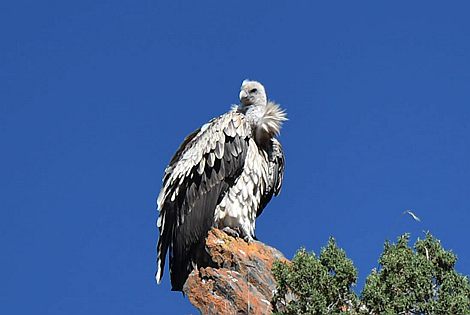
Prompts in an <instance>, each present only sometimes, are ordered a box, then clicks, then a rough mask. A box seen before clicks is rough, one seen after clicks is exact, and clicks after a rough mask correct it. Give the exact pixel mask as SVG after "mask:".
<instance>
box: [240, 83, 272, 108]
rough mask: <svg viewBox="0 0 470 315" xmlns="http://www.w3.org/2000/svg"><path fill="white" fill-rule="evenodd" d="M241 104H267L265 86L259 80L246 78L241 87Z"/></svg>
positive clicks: (246, 105) (247, 105) (244, 105)
mask: <svg viewBox="0 0 470 315" xmlns="http://www.w3.org/2000/svg"><path fill="white" fill-rule="evenodd" d="M240 104H241V106H242V107H245V108H247V107H249V106H266V104H267V97H266V91H265V90H264V86H263V85H262V84H261V83H259V82H257V81H250V80H244V81H243V82H242V86H241V88H240Z"/></svg>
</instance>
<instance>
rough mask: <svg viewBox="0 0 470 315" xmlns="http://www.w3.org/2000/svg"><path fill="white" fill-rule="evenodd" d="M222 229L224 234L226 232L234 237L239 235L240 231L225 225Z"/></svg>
mask: <svg viewBox="0 0 470 315" xmlns="http://www.w3.org/2000/svg"><path fill="white" fill-rule="evenodd" d="M222 231H224V232H225V233H226V234H228V235H230V236H232V237H235V238H237V237H240V233H239V231H238V229H236V228H234V229H232V228H231V227H229V226H226V227H224V228H223V229H222Z"/></svg>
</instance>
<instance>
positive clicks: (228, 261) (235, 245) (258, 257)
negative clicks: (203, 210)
mask: <svg viewBox="0 0 470 315" xmlns="http://www.w3.org/2000/svg"><path fill="white" fill-rule="evenodd" d="M206 250H207V252H208V254H209V256H210V257H211V259H212V261H213V264H211V266H206V267H200V268H198V269H195V270H193V271H192V272H191V274H190V275H189V277H188V280H187V281H186V283H185V285H184V288H183V291H184V293H185V294H186V295H187V296H188V298H189V300H190V301H191V303H192V304H193V305H194V306H195V307H197V308H198V309H199V310H200V311H201V313H202V314H271V299H272V297H273V292H274V290H275V288H276V282H275V280H274V277H273V275H272V273H271V268H272V265H273V262H274V261H276V260H282V261H287V260H286V259H285V258H284V256H283V255H282V253H281V252H279V251H278V250H276V249H275V248H272V247H269V246H267V245H265V244H263V243H261V242H258V241H252V242H250V243H247V242H245V241H244V240H243V239H240V238H234V237H232V236H229V235H227V234H226V233H224V232H222V231H220V230H217V229H212V230H211V231H209V234H208V236H207V239H206Z"/></svg>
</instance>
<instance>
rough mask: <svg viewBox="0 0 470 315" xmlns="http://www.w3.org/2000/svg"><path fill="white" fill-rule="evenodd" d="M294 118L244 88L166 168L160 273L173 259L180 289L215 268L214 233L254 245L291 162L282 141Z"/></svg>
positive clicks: (260, 91)
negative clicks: (208, 266) (203, 269)
mask: <svg viewBox="0 0 470 315" xmlns="http://www.w3.org/2000/svg"><path fill="white" fill-rule="evenodd" d="M286 120H287V114H286V112H285V111H284V110H283V109H281V107H280V105H279V104H277V103H275V102H273V101H270V100H268V98H267V95H266V91H265V88H264V86H263V85H262V84H261V83H260V82H258V81H251V80H248V79H247V80H244V81H243V82H242V85H241V88H240V93H239V103H238V104H235V105H232V108H231V109H230V110H229V111H228V112H226V113H225V114H223V115H221V116H218V117H216V118H213V119H212V120H210V121H209V122H208V123H206V124H204V125H203V126H202V127H200V128H199V129H197V130H195V131H194V132H192V133H191V134H190V135H188V136H187V137H186V138H185V139H184V141H183V142H182V144H181V145H180V147H179V148H178V150H177V151H176V153H175V154H174V156H173V158H172V159H171V160H170V162H169V164H168V166H167V167H166V168H165V171H164V175H163V179H162V188H161V190H160V193H159V194H158V197H157V208H158V210H159V215H158V219H157V227H158V230H159V237H158V243H157V271H156V273H155V279H156V281H157V283H160V282H161V279H162V277H163V270H164V267H165V260H166V255H167V252H168V256H169V270H170V280H171V287H172V290H173V291H182V290H183V285H184V283H185V282H186V279H187V277H188V276H189V274H190V272H191V271H192V270H193V269H194V268H198V265H199V266H200V265H203V264H204V263H208V261H207V253H206V252H205V248H204V242H205V238H206V237H207V235H208V232H209V230H210V229H211V228H213V227H214V228H218V229H221V230H223V231H225V232H227V233H228V234H230V235H232V236H236V237H240V238H243V239H244V240H246V241H248V242H251V241H253V240H255V239H256V236H255V219H256V218H257V217H258V216H259V215H260V214H261V213H262V212H263V209H264V208H265V207H266V205H267V204H268V202H269V201H270V200H271V199H272V197H273V196H277V195H278V194H279V193H280V191H281V187H282V182H283V177H284V168H285V157H284V151H283V148H282V146H281V143H280V142H279V140H278V139H277V137H278V136H279V133H280V130H281V127H282V124H283V123H284V121H286Z"/></svg>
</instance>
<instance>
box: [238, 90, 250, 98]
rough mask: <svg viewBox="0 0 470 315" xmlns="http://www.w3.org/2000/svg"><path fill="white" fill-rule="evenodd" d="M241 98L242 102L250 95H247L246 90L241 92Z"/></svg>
mask: <svg viewBox="0 0 470 315" xmlns="http://www.w3.org/2000/svg"><path fill="white" fill-rule="evenodd" d="M239 97H240V101H242V100H243V99H245V98H247V97H248V94H246V91H245V90H241V91H240V95H239Z"/></svg>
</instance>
